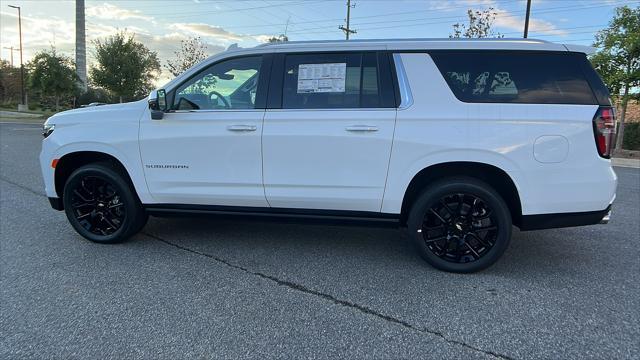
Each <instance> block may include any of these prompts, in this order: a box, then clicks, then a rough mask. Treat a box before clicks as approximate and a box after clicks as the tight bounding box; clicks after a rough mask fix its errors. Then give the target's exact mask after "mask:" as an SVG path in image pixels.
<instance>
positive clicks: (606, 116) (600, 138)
mask: <svg viewBox="0 0 640 360" xmlns="http://www.w3.org/2000/svg"><path fill="white" fill-rule="evenodd" d="M593 134H594V135H595V138H596V147H597V148H598V154H600V156H602V157H603V158H605V159H608V158H610V157H611V150H612V149H611V147H612V146H613V139H614V137H615V135H616V113H615V110H614V108H612V107H608V106H601V107H600V108H599V109H598V112H596V116H594V117H593Z"/></svg>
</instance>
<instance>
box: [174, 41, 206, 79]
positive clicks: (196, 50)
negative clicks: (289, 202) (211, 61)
mask: <svg viewBox="0 0 640 360" xmlns="http://www.w3.org/2000/svg"><path fill="white" fill-rule="evenodd" d="M174 54H175V59H173V60H167V63H166V65H165V68H166V69H167V70H169V72H170V73H171V74H173V76H178V75H180V74H182V73H183V72H185V71H186V70H188V69H189V68H191V67H192V66H193V65H195V64H197V63H199V62H200V61H202V60H204V59H206V58H207V45H206V44H205V43H203V42H202V40H201V39H200V37H196V38H193V39H189V40H182V41H181V42H180V50H179V51H175V52H174Z"/></svg>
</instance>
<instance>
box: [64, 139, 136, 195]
mask: <svg viewBox="0 0 640 360" xmlns="http://www.w3.org/2000/svg"><path fill="white" fill-rule="evenodd" d="M95 163H108V164H110V165H111V166H112V167H113V168H114V169H116V170H117V171H118V172H119V173H120V174H122V175H123V176H124V178H125V181H127V182H128V183H129V185H130V186H131V188H132V189H133V190H134V193H137V191H136V188H135V186H134V184H133V181H132V179H131V174H129V172H128V171H127V169H126V167H125V166H124V165H123V163H122V161H120V160H119V159H118V158H116V157H115V156H113V155H112V154H108V153H105V152H101V151H74V152H70V153H67V154H65V155H63V156H62V157H60V158H59V159H58V161H57V164H56V167H55V171H54V186H55V190H56V194H57V195H58V197H59V198H60V199H62V196H63V193H64V186H65V184H66V182H67V179H69V176H71V174H72V173H73V172H74V171H75V170H76V169H78V168H80V167H82V166H84V165H88V164H95Z"/></svg>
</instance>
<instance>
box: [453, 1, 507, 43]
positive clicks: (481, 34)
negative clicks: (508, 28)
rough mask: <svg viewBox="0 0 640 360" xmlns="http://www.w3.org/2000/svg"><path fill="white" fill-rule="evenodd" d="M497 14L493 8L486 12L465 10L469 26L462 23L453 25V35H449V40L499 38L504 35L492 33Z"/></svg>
mask: <svg viewBox="0 0 640 360" xmlns="http://www.w3.org/2000/svg"><path fill="white" fill-rule="evenodd" d="M497 14H498V12H497V11H495V10H494V8H492V7H490V8H488V9H486V10H482V11H481V10H472V9H469V10H467V16H468V17H469V24H468V25H465V24H462V23H457V24H453V34H449V37H450V38H461V37H466V38H488V37H496V38H501V37H504V35H501V34H500V33H497V32H494V31H493V29H492V28H493V22H494V20H495V19H496V15H497Z"/></svg>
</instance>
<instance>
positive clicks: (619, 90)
mask: <svg viewBox="0 0 640 360" xmlns="http://www.w3.org/2000/svg"><path fill="white" fill-rule="evenodd" d="M593 45H594V46H595V47H596V48H598V52H597V53H596V54H594V55H593V56H592V57H591V62H592V63H593V65H594V67H595V68H596V70H598V72H599V73H600V76H602V79H603V80H604V82H605V84H607V87H608V88H609V91H610V92H611V94H612V95H613V96H615V97H616V98H617V100H618V101H620V103H621V111H620V117H619V119H620V125H619V127H618V138H617V139H616V149H618V150H620V149H622V145H623V139H624V120H625V115H626V112H627V104H628V103H629V100H630V99H631V98H637V97H638V86H640V7H637V8H635V9H632V8H630V7H628V6H622V7H619V8H617V9H616V15H615V16H614V17H613V19H612V20H611V21H610V22H609V26H608V27H607V28H606V29H603V30H600V31H598V33H597V34H596V41H595V43H594V44H593Z"/></svg>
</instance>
